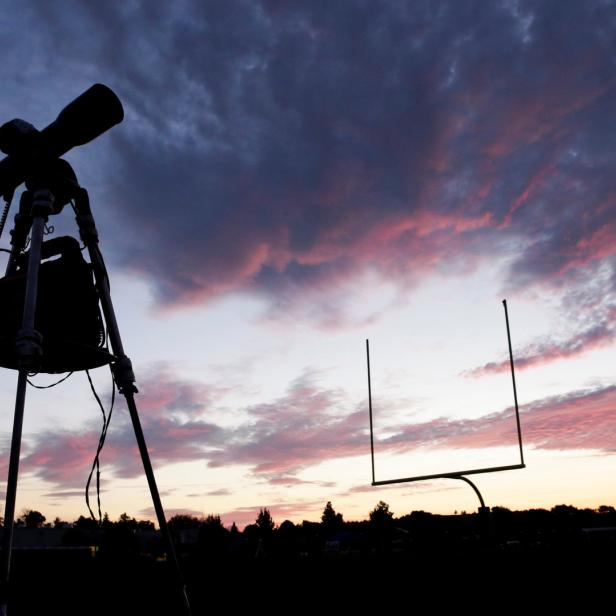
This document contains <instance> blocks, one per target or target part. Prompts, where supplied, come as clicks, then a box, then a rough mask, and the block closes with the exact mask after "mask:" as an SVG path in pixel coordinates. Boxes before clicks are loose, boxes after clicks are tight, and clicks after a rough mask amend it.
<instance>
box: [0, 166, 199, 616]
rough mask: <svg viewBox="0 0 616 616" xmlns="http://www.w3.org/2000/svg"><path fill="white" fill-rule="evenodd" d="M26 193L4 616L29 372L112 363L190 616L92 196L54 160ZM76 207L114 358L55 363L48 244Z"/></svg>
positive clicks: (99, 355) (13, 267) (14, 240)
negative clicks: (46, 315)
mask: <svg viewBox="0 0 616 616" xmlns="http://www.w3.org/2000/svg"><path fill="white" fill-rule="evenodd" d="M26 187H27V189H28V190H27V191H26V192H24V193H23V195H22V198H21V202H20V208H19V212H18V213H17V215H16V216H15V224H14V228H13V230H12V231H11V251H10V256H9V260H8V264H7V268H6V275H7V277H9V276H14V275H15V274H16V273H17V269H18V264H19V262H20V260H21V261H23V259H24V257H25V256H27V270H26V280H25V297H24V301H23V319H22V321H21V328H20V329H19V330H18V331H17V335H16V337H15V366H14V367H15V368H17V369H18V371H19V376H18V380H17V393H16V398H15V415H14V420H13V435H12V440H11V453H10V461H9V473H8V481H7V490H6V504H5V514H4V535H3V540H2V555H1V561H0V575H1V577H0V616H4V615H5V614H6V609H7V607H6V606H7V595H8V590H9V578H10V565H11V550H12V543H13V524H14V518H15V499H16V492H17V478H18V472H19V456H20V449H21V438H22V425H23V416H24V407H25V399H26V386H27V379H28V373H29V372H35V371H48V372H63V371H65V370H64V368H65V367H68V369H69V370H71V369H76V370H79V369H82V370H83V369H87V368H91V367H97V366H100V365H104V364H110V367H111V371H112V374H113V378H114V381H115V383H116V385H117V387H118V391H119V392H120V393H121V394H122V395H123V396H124V398H125V399H126V405H127V407H128V411H129V414H130V418H131V421H132V425H133V429H134V432H135V437H136V440H137V445H138V447H139V453H140V455H141V460H142V463H143V468H144V471H145V475H146V478H147V482H148V486H149V489H150V493H151V497H152V502H153V504H154V509H155V511H156V517H157V520H158V525H159V528H160V533H161V535H162V537H163V540H164V543H165V548H166V551H167V557H168V560H169V561H170V564H171V566H172V569H173V572H174V576H175V582H176V584H177V586H178V592H179V594H180V597H181V600H182V603H183V606H184V613H185V614H186V615H187V616H190V613H191V611H190V604H189V601H188V596H187V594H186V586H185V583H184V580H183V577H182V573H181V571H180V567H179V562H178V559H177V556H176V553H175V549H174V545H173V541H172V538H171V534H170V531H169V528H168V526H167V521H166V519H165V513H164V511H163V506H162V503H161V500H160V495H159V493H158V488H157V486H156V480H155V478H154V472H153V470H152V464H151V462H150V456H149V454H148V449H147V446H146V442H145V438H144V435H143V430H142V428H141V422H140V420H139V414H138V412H137V406H136V404H135V397H134V396H135V394H136V393H137V388H136V387H135V375H134V373H133V369H132V364H131V361H130V359H129V358H128V357H127V356H126V354H125V353H124V347H123V345H122V339H121V336H120V330H119V328H118V324H117V321H116V317H115V312H114V308H113V304H112V301H111V295H110V286H109V280H108V277H107V272H106V268H105V264H104V261H103V256H102V254H101V251H100V249H99V245H98V232H97V229H96V225H95V222H94V217H93V215H92V211H91V209H90V203H89V199H88V193H87V191H86V190H85V189H83V188H82V187H80V186H79V184H78V183H77V179H76V177H75V174H74V172H73V170H72V169H71V167H70V165H69V164H68V163H67V162H66V161H64V160H62V159H56V160H55V161H52V162H51V163H50V164H49V165H48V168H47V169H45V170H44V172H42V173H37V174H36V175H35V177H33V178H30V179H29V180H28V181H27V182H26ZM69 201H70V202H72V203H73V206H74V210H75V218H76V221H77V226H78V229H79V235H80V237H81V240H82V242H83V243H84V246H85V248H86V249H87V252H88V255H89V258H90V264H91V267H92V272H93V274H94V281H95V288H96V292H97V294H98V300H99V301H100V306H101V308H102V312H103V316H104V320H105V325H106V329H107V334H108V338H109V342H110V344H111V351H112V353H108V352H106V351H104V350H102V349H93V350H89V351H88V350H86V351H85V352H83V353H82V356H81V357H80V358H77V359H76V358H75V357H74V356H72V354H71V352H70V351H69V353H68V354H65V355H64V356H63V355H62V354H60V355H58V357H57V358H56V359H55V360H54V359H53V358H51V359H49V358H46V357H45V353H46V348H45V346H44V344H43V342H44V341H43V338H42V336H41V334H40V332H38V331H37V330H36V322H35V317H36V316H37V291H38V287H39V272H40V267H41V258H42V256H44V246H45V244H46V242H43V235H44V232H45V225H46V222H47V220H48V219H49V216H50V215H53V214H58V213H59V212H60V211H61V210H62V208H63V206H64V205H65V204H66V203H68V202H69ZM28 234H30V247H29V251H28V252H27V253H26V252H25V249H26V242H27V236H28ZM22 269H23V268H22ZM69 348H73V347H69ZM75 348H76V347H75ZM58 358H59V362H60V363H56V364H54V363H53V362H54V361H56V362H57V361H58ZM75 364H76V365H75ZM11 367H13V366H11Z"/></svg>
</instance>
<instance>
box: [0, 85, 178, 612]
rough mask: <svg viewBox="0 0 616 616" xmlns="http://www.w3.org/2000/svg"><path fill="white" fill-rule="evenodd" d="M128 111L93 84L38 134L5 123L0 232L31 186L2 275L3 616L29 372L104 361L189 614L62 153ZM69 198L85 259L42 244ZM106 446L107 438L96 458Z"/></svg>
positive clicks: (84, 197) (89, 232)
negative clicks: (7, 382)
mask: <svg viewBox="0 0 616 616" xmlns="http://www.w3.org/2000/svg"><path fill="white" fill-rule="evenodd" d="M123 116H124V112H123V109H122V104H121V103H120V100H119V99H118V98H117V96H116V95H115V94H114V93H113V92H112V91H111V90H110V89H109V88H107V87H106V86H103V85H101V84H96V85H94V86H92V87H91V88H90V89H89V90H87V91H86V92H84V93H83V94H82V95H81V96H79V97H77V98H76V99H75V100H74V101H73V102H72V103H70V104H69V105H67V106H66V107H65V108H64V110H63V111H62V112H61V113H60V115H59V116H58V118H57V120H56V121H55V122H53V123H52V124H50V125H49V126H48V127H47V128H45V129H44V130H42V131H40V132H39V131H37V130H36V129H35V128H34V127H33V126H31V125H30V124H28V123H27V122H24V121H23V120H12V121H11V122H8V123H7V124H4V125H3V126H2V127H0V148H1V149H2V151H3V152H5V153H6V154H8V156H7V157H6V158H4V159H3V160H2V161H0V194H1V195H3V196H4V197H5V200H6V201H7V207H6V208H5V210H4V212H3V214H2V218H1V219H0V232H1V229H2V227H3V225H4V222H5V221H6V216H7V213H8V206H9V205H10V201H11V198H12V195H13V192H14V190H15V189H16V188H17V186H19V184H21V183H22V182H24V181H25V183H26V188H27V190H26V191H25V192H24V193H23V194H22V196H21V200H20V205H19V212H18V213H17V214H16V216H15V224H14V227H13V229H12V231H11V250H10V256H9V259H8V264H7V267H6V275H5V277H4V278H2V279H0V305H1V306H2V308H3V312H2V319H1V320H0V366H3V367H6V368H13V369H16V370H18V371H19V376H18V381H17V394H16V399H15V416H14V420H13V435H12V440H11V453H10V460H9V474H8V481H7V488H6V503H5V514H4V533H3V537H2V556H1V559H2V560H1V563H0V564H1V566H2V570H1V571H0V574H1V576H2V577H1V578H0V585H1V586H0V616H3V615H5V614H6V607H7V596H8V585H9V575H10V563H11V549H12V539H13V522H14V517H15V500H16V493H17V479H18V472H19V455H20V449H21V433H22V425H23V415H24V406H25V398H26V385H27V382H28V374H29V373H31V372H49V373H56V372H67V371H77V370H88V369H90V368H94V367H98V366H103V365H105V364H109V365H110V368H111V373H112V375H113V380H114V382H115V384H116V385H117V387H118V391H119V392H120V393H121V394H122V395H123V396H124V398H125V399H126V404H127V407H128V411H129V414H130V418H131V421H132V424H133V429H134V431H135V438H136V440H137V445H138V447H139V452H140V454H141V460H142V462H143V467H144V471H145V475H146V478H147V481H148V485H149V488H150V494H151V496H152V502H153V504H154V509H155V511H156V517H157V520H158V525H159V527H160V532H161V534H162V536H163V539H164V541H165V544H166V549H167V555H168V559H169V561H170V563H171V565H172V567H173V570H174V572H175V575H176V578H177V583H178V586H179V590H180V591H181V598H182V601H183V606H184V611H185V613H186V614H188V615H190V604H189V602H188V597H187V595H186V587H185V584H184V581H183V578H182V574H181V571H180V568H179V563H178V560H177V557H176V554H175V549H174V545H173V541H172V539H171V534H170V532H169V528H168V527H167V521H166V519H165V513H164V511H163V507H162V503H161V500H160V495H159V493H158V488H157V486H156V480H155V478H154V472H153V470H152V464H151V462H150V456H149V453H148V449H147V446H146V443H145V438H144V435H143V430H142V428H141V422H140V420H139V414H138V412H137V406H136V404H135V398H134V395H135V394H136V393H137V388H136V387H135V375H134V373H133V369H132V364H131V361H130V359H129V358H128V357H127V356H126V354H125V353H124V348H123V346H122V339H121V336H120V330H119V329H118V324H117V321H116V318H115V312H114V308H113V304H112V301H111V295H110V290H109V279H108V277H107V270H106V268H105V263H104V260H103V256H102V253H101V251H100V248H99V245H98V231H97V229H96V225H95V222H94V217H93V215H92V211H91V209H90V202H89V199H88V193H87V191H86V190H85V189H83V188H82V187H81V186H79V184H78V182H77V178H76V176H75V173H74V172H73V170H72V168H71V166H70V165H69V164H68V163H67V162H66V161H64V160H62V159H60V158H58V157H59V156H60V155H62V154H64V153H65V152H67V151H68V150H70V149H71V148H72V147H74V146H76V145H82V144H84V143H87V142H88V141H91V140H92V139H94V138H96V137H98V136H99V135H100V134H102V133H104V132H105V131H106V130H107V129H109V128H111V127H112V126H114V125H115V124H118V123H119V122H121V121H122V118H123ZM69 202H70V203H71V204H72V206H73V209H74V211H75V219H76V222H77V226H78V228H79V236H80V238H81V240H82V242H83V244H84V248H85V249H87V253H88V256H89V262H87V261H86V260H85V259H84V257H83V256H82V251H81V248H80V246H79V243H78V242H77V240H76V239H75V238H72V237H59V238H55V239H51V240H47V241H43V237H44V235H45V234H46V233H48V232H49V230H48V227H47V221H48V219H49V216H51V215H53V214H58V213H60V212H61V211H62V208H63V207H64V205H66V204H67V203H69ZM28 236H30V241H29V244H28ZM101 311H102V313H101ZM107 338H108V340H109V343H110V347H111V348H110V349H109V348H108V347H107V343H106V339H107ZM107 425H108V423H106V425H105V431H106V427H107ZM103 442H104V438H103V437H101V441H100V442H99V450H98V451H97V458H98V453H100V448H101V447H102V443H103ZM95 463H96V461H95Z"/></svg>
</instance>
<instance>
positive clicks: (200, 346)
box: [0, 0, 616, 526]
mask: <svg viewBox="0 0 616 616" xmlns="http://www.w3.org/2000/svg"><path fill="white" fill-rule="evenodd" d="M0 34H1V37H2V40H3V49H4V53H3V62H2V64H1V66H0V77H1V79H0V83H1V84H2V96H1V97H0V112H1V113H0V120H1V121H8V120H11V119H13V118H15V117H19V118H22V119H24V120H27V121H29V122H31V123H32V124H34V125H35V126H36V127H38V128H43V127H44V126H46V125H47V124H49V123H50V122H52V121H53V120H54V119H55V117H56V115H57V113H58V112H59V111H60V110H61V109H62V108H63V107H64V106H65V105H66V104H67V103H68V102H70V101H71V100H72V99H73V98H75V97H76V96H77V95H79V94H80V93H81V92H83V91H84V90H86V89H87V88H88V87H90V86H91V85H92V84H94V83H104V84H106V85H108V86H109V87H111V88H112V89H113V90H114V91H115V92H116V93H117V95H118V96H119V98H120V100H121V101H122V104H123V106H124V110H125V118H124V121H123V122H122V123H121V124H119V125H118V126H115V127H114V128H112V129H111V130H109V131H108V132H107V133H105V134H104V135H102V136H101V137H100V138H98V139H97V140H95V141H93V142H91V143H89V144H87V145H84V146H81V147H79V148H75V149H73V150H71V151H70V152H69V153H67V155H66V157H65V158H66V159H67V160H68V161H69V162H70V163H71V165H72V166H73V167H74V169H75V171H76V173H77V176H78V178H79V181H80V183H81V185H82V186H84V187H86V188H87V189H88V191H89V194H90V199H91V203H92V208H93V211H94V215H95V217H96V220H97V224H98V227H99V230H100V235H101V249H102V251H103V254H104V255H105V258H106V262H107V266H108V269H109V273H110V278H111V293H112V298H113V301H114V305H115V308H116V312H117V316H118V322H119V326H120V331H121V333H122V337H123V341H124V346H125V349H126V351H127V354H128V355H129V356H130V357H131V359H132V361H133V364H134V367H135V372H136V376H137V386H138V388H139V395H138V396H137V404H138V407H139V412H140V416H141V420H142V423H143V426H144V431H145V436H146V440H147V442H148V446H149V450H150V454H151V457H152V461H153V465H154V469H155V472H156V477H157V480H158V483H159V487H160V490H161V494H162V497H163V504H164V506H165V510H166V512H167V514H168V516H170V515H172V514H175V513H189V514H192V515H197V516H202V515H207V514H210V513H214V514H219V515H221V517H222V519H223V521H224V522H225V523H227V524H231V522H233V521H235V522H236V523H237V524H238V525H240V526H243V525H245V524H248V523H250V522H252V521H254V519H255V518H256V515H257V514H258V511H259V508H261V507H268V508H269V509H270V511H271V512H272V515H273V517H274V520H275V521H276V522H278V523H280V522H282V521H283V520H284V519H290V520H293V521H295V522H300V521H301V520H303V519H309V520H318V519H319V518H320V515H321V512H322V511H323V508H324V506H325V503H326V502H327V501H332V504H333V506H334V508H335V509H336V511H339V512H341V513H342V514H343V515H344V517H345V519H349V520H352V519H363V518H365V517H366V516H367V514H368V512H369V511H370V510H371V509H372V508H373V507H374V506H375V504H376V503H377V502H378V501H379V500H384V501H386V502H388V503H389V504H390V507H391V510H392V511H393V512H394V513H395V514H396V515H402V514H404V513H408V512H410V511H412V510H426V511H432V512H435V513H453V512H454V511H464V510H465V511H472V510H475V509H476V507H477V505H478V502H477V499H476V496H475V495H474V493H473V492H472V490H470V488H469V487H468V486H466V485H464V484H463V483H462V482H459V481H455V480H446V479H440V480H433V481H429V482H421V483H408V484H396V485H392V486H387V487H373V486H371V485H370V483H371V479H372V477H371V466H370V440H369V424H368V390H367V374H366V357H365V340H366V339H369V340H370V351H371V370H372V393H373V406H374V430H375V470H376V479H377V480H384V479H394V478H400V477H409V476H416V475H423V474H434V473H442V472H452V471H457V470H462V469H468V468H477V467H486V466H499V465H510V464H516V463H517V462H518V461H519V452H518V448H517V435H516V428H515V417H514V411H513V392H512V387H511V376H510V373H509V364H508V351H507V338H506V330H505V320H504V313H503V306H502V300H503V299H505V298H506V299H507V303H508V307H509V317H510V323H511V333H512V342H513V351H514V356H515V360H516V369H517V374H516V376H517V384H518V397H519V403H520V417H521V426H522V438H523V442H524V454H525V461H526V464H527V467H526V468H525V469H523V470H515V471H507V472H502V473H491V474H485V475H475V476H474V477H473V480H474V481H475V483H476V484H477V486H478V487H479V489H480V490H481V492H482V494H483V497H484V499H485V501H486V504H487V505H489V506H495V505H500V506H506V507H510V508H517V509H519V508H530V507H551V506H554V505H556V504H560V503H567V504H573V505H576V506H580V507H598V506H599V505H601V504H612V505H613V504H616V487H615V485H616V484H614V481H613V479H612V478H613V474H614V471H615V470H616V456H615V453H616V449H615V448H616V384H615V382H614V371H613V366H614V352H615V350H616V225H615V218H616V174H614V171H613V170H614V168H615V163H616V154H615V152H614V143H613V142H614V139H613V134H614V130H613V129H614V126H615V122H616V3H614V2H611V1H608V0H602V1H599V0H595V1H591V0H588V1H585V2H568V1H563V0H560V1H542V2H524V1H522V0H520V1H514V0H509V1H496V0H495V1H493V2H487V1H472V0H467V1H465V2H453V1H451V2H438V3H436V2H431V1H427V0H426V1H421V0H417V1H414V2H412V3H411V2H408V3H406V2H385V1H367V0H366V1H360V0H346V1H340V2H325V1H320V0H314V1H311V2H308V1H293V0H289V1H284V2H283V1H274V0H269V1H266V0H261V1H258V0H253V1H250V2H249V1H239V0H238V1H235V0H232V1H225V2H222V1H220V2H218V1H212V2H198V1H196V0H195V1H192V0H182V1H178V2H173V3H170V2H161V1H159V0H150V1H148V2H145V1H138V0H132V1H126V0H124V1H122V2H112V1H110V2H106V3H92V2H88V3H86V2H77V1H73V2H71V1H58V2H53V3H50V2H44V1H42V0H41V1H28V0H20V1H19V2H17V1H14V0H4V1H3V2H2V11H1V12H0ZM15 209H16V206H15V204H14V205H13V210H12V213H14V210H15ZM11 216H12V214H11ZM52 223H53V225H54V227H55V235H61V234H66V233H69V234H72V233H74V231H75V229H74V224H73V221H72V216H71V213H70V211H69V209H68V208H67V209H66V210H65V211H64V212H62V213H61V214H59V215H58V216H56V217H55V218H54V219H53V221H52ZM8 242H9V236H8V229H7V230H5V232H4V237H2V239H1V243H2V246H3V247H6V246H7V245H8ZM93 378H94V381H95V383H96V386H97V388H98V390H99V391H100V393H101V396H102V398H103V400H104V402H105V404H108V403H109V399H110V391H111V384H110V376H109V371H108V369H107V368H102V369H99V370H97V371H95V372H94V373H93ZM54 380H55V377H54V376H51V375H38V376H37V377H35V379H34V381H35V382H36V383H38V384H48V383H52V382H53V381H54ZM15 382H16V373H15V372H14V371H9V370H3V371H2V373H0V401H1V403H2V408H3V409H4V410H3V411H2V413H1V414H0V448H1V450H2V457H1V458H0V460H1V462H0V481H3V478H4V477H6V467H7V459H8V451H9V444H10V435H11V429H12V414H13V406H14V395H15ZM101 421H102V419H101V414H100V410H99V409H98V407H97V405H96V403H95V401H94V400H93V398H92V395H91V393H90V390H89V385H88V382H87V379H86V377H85V374H84V373H83V372H81V373H76V374H74V375H73V376H72V377H70V378H69V379H68V380H67V381H66V382H64V383H62V384H61V385H58V386H57V387H55V388H52V389H48V390H35V389H33V388H29V389H28V394H27V402H26V415H25V423H24V434H23V451H22V462H21V469H20V483H19V486H18V500H17V510H18V512H19V511H21V510H23V509H31V508H32V509H38V510H40V511H42V512H43V513H44V514H45V515H46V516H47V518H48V519H53V518H54V517H56V516H59V517H60V518H63V519H75V518H76V517H77V516H79V515H82V514H87V509H86V507H85V502H84V497H83V493H84V487H85V482H86V479H87V475H88V470H89V466H90V465H91V463H92V458H93V455H94V453H95V450H96V444H97V442H98V435H99V432H100V429H101ZM101 467H102V477H101V488H102V495H101V498H102V508H103V510H104V511H107V512H109V515H110V516H111V517H112V518H114V517H117V516H119V515H120V513H123V512H127V513H129V514H130V515H133V516H135V517H139V518H151V519H153V508H152V504H151V499H150V497H149V493H148V490H147V485H146V483H145V479H144V476H143V471H142V467H141V465H140V461H139V459H138V455H137V451H136V444H135V438H134V434H133V433H132V428H131V424H130V420H129V418H128V414H127V411H126V408H125V406H124V405H123V404H122V403H121V402H120V401H119V402H117V404H116V408H115V409H114V415H113V419H112V422H111V426H110V429H109V434H108V441H107V444H106V446H105V449H104V450H103V453H102V456H101ZM1 485H2V490H4V486H5V484H4V483H2V484H1Z"/></svg>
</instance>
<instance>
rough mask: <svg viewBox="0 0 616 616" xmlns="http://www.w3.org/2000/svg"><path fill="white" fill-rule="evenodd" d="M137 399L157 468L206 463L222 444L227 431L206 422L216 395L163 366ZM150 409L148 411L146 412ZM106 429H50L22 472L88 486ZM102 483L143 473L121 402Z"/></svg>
mask: <svg viewBox="0 0 616 616" xmlns="http://www.w3.org/2000/svg"><path fill="white" fill-rule="evenodd" d="M139 387H140V394H139V395H138V396H137V397H136V399H137V406H138V407H139V408H140V409H141V410H142V412H141V413H140V418H141V423H142V426H143V430H144V433H145V436H146V442H147V445H148V450H149V453H150V457H151V459H152V460H153V461H155V463H156V465H167V464H173V463H176V462H186V461H195V460H201V459H203V457H204V455H205V452H206V451H207V450H208V449H209V448H211V447H214V446H216V445H217V444H219V443H220V440H221V439H222V438H223V434H224V430H223V429H221V428H220V427H218V426H216V425H215V424H213V423H210V422H208V421H207V420H206V419H205V411H206V409H207V407H208V404H209V403H210V399H211V396H212V392H211V390H210V389H209V388H207V387H204V386H203V385H201V384H199V383H197V382H188V381H183V380H182V379H181V378H177V379H176V378H175V375H173V374H171V372H170V368H169V367H161V366H159V367H157V368H155V369H154V371H153V372H151V373H150V374H149V375H146V377H145V378H144V379H142V380H141V381H140V383H139ZM143 410H145V411H146V412H143ZM100 429H101V426H100V425H98V424H97V423H96V422H90V423H88V424H87V425H86V426H85V427H84V428H83V429H81V430H79V431H68V430H63V429H59V428H54V429H48V430H44V431H42V432H40V433H38V434H37V436H36V438H35V439H34V441H33V442H31V443H29V444H28V446H27V448H26V450H25V455H23V456H22V469H23V470H24V471H25V472H30V473H33V474H35V475H36V476H38V477H39V478H41V479H44V480H46V481H50V482H52V483H55V484H57V485H61V486H63V487H77V486H85V482H86V479H87V476H88V473H89V471H90V467H91V465H92V461H93V458H94V455H95V453H96V447H97V444H98V439H99V435H100ZM101 472H102V481H103V482H105V481H106V480H107V479H108V478H109V477H110V476H112V477H113V476H116V477H123V478H129V477H136V476H140V475H142V474H143V466H142V464H141V460H140V458H139V454H138V450H137V445H136V440H135V435H134V431H133V427H132V423H131V421H130V418H129V416H128V413H127V411H126V409H125V406H124V404H123V402H117V408H116V409H115V410H114V412H113V416H112V420H111V426H110V428H109V432H108V437H107V441H106V444H105V447H104V449H103V451H102V453H101Z"/></svg>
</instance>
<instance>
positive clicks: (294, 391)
mask: <svg viewBox="0 0 616 616" xmlns="http://www.w3.org/2000/svg"><path fill="white" fill-rule="evenodd" d="M317 380H318V379H317V378H316V375H315V374H314V373H310V372H308V373H306V374H304V375H302V376H301V377H299V378H298V379H296V380H295V381H293V382H292V383H291V384H290V386H289V389H288V391H287V392H286V393H285V395H284V396H282V397H281V398H279V399H277V400H275V401H273V402H271V403H268V404H258V405H254V406H251V407H248V408H247V409H246V412H247V413H248V416H249V417H250V421H249V422H248V423H246V424H245V425H243V426H240V427H239V428H238V429H237V430H235V432H234V434H233V435H232V436H231V438H230V439H229V440H228V441H227V443H226V446H225V447H224V448H220V449H218V450H217V451H214V452H212V453H211V455H209V456H208V460H209V462H208V463H209V465H210V466H212V467H218V466H225V465H229V464H246V465H249V466H251V467H252V469H253V472H254V473H257V474H259V475H265V476H272V475H273V481H274V483H277V482H278V483H280V482H282V483H284V482H288V481H290V480H289V478H288V475H289V474H291V473H296V472H298V471H299V470H301V469H304V468H307V467H310V466H313V465H315V464H318V463H320V462H322V461H324V460H328V459H335V458H340V457H346V456H353V455H359V454H362V453H365V451H366V444H367V437H366V412H365V409H363V408H362V409H361V410H355V409H351V410H350V411H349V410H347V411H346V412H345V411H344V410H343V409H344V408H345V407H346V406H347V405H348V402H347V400H346V399H345V395H344V394H343V392H342V391H338V390H332V389H322V388H320V387H319V386H318V384H317Z"/></svg>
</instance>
